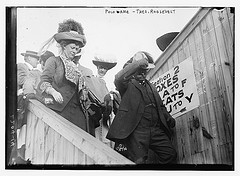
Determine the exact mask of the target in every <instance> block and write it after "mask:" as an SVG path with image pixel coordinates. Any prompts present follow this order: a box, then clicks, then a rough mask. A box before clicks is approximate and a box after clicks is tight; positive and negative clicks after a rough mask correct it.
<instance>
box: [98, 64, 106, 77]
mask: <svg viewBox="0 0 240 176" xmlns="http://www.w3.org/2000/svg"><path fill="white" fill-rule="evenodd" d="M107 71H108V69H107V68H106V67H104V66H103V65H98V66H97V73H98V75H99V76H101V77H103V76H105V75H106V73H107Z"/></svg>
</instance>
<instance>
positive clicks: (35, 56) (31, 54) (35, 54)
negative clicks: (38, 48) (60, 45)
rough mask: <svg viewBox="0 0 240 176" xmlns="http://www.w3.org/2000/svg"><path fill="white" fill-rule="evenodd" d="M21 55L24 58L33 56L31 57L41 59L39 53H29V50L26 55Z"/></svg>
mask: <svg viewBox="0 0 240 176" xmlns="http://www.w3.org/2000/svg"><path fill="white" fill-rule="evenodd" d="M21 55H22V56H31V57H34V58H36V59H38V60H39V59H40V56H39V55H38V53H37V52H35V51H29V50H27V51H26V52H25V53H21Z"/></svg>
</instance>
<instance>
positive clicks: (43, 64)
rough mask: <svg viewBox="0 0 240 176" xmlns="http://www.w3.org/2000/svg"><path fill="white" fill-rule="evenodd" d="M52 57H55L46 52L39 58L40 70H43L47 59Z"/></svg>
mask: <svg viewBox="0 0 240 176" xmlns="http://www.w3.org/2000/svg"><path fill="white" fill-rule="evenodd" d="M52 56H55V55H54V54H53V53H52V52H51V51H46V52H45V53H43V54H42V55H41V56H40V60H39V62H40V64H41V69H42V70H44V67H45V63H46V61H47V59H48V58H50V57H52Z"/></svg>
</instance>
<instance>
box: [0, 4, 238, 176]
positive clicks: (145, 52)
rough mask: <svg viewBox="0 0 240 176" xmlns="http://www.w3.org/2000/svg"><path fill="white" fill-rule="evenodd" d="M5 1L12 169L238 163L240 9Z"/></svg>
mask: <svg viewBox="0 0 240 176" xmlns="http://www.w3.org/2000/svg"><path fill="white" fill-rule="evenodd" d="M4 10H5V15H6V16H5V20H6V27H5V28H6V33H5V36H6V43H5V46H4V47H5V58H4V59H5V69H6V70H5V75H6V76H5V78H4V79H5V84H6V85H5V94H6V95H5V99H6V101H5V110H6V113H5V117H4V127H5V130H4V136H3V137H4V140H3V142H2V143H4V144H5V147H4V148H5V153H4V154H5V157H3V158H4V168H5V170H6V171H7V172H9V171H10V172H11V171H15V170H20V171H29V170H68V171H73V172H74V171H76V170H88V171H89V170H145V171H149V170H151V171H175V172H176V171H235V169H236V160H235V159H236V157H235V150H236V148H235V144H236V141H235V140H234V139H235V137H236V134H235V128H234V127H235V108H236V106H235V101H234V100H235V12H236V8H235V6H214V5H213V6H187V5H186V6H178V5H174V6H172V5H171V6H166V5H164V6H161V5H159V6H151V5H149V6H147V5H146V6H139V5H121V6H114V5H107V4H106V5H99V6H98V5H87V6H81V5H79V6H77V5H76V6H47V5H46V6H44V5H43V6H31V5H20V6H5V8H4ZM68 175H69V174H68Z"/></svg>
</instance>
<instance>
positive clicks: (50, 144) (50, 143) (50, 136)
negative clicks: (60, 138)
mask: <svg viewBox="0 0 240 176" xmlns="http://www.w3.org/2000/svg"><path fill="white" fill-rule="evenodd" d="M44 133H45V146H44V147H45V149H44V150H45V156H44V159H45V160H44V164H53V163H54V162H53V158H54V143H55V140H54V139H55V138H54V133H55V131H54V130H53V129H52V128H51V127H49V126H48V125H46V124H45V130H44Z"/></svg>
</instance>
